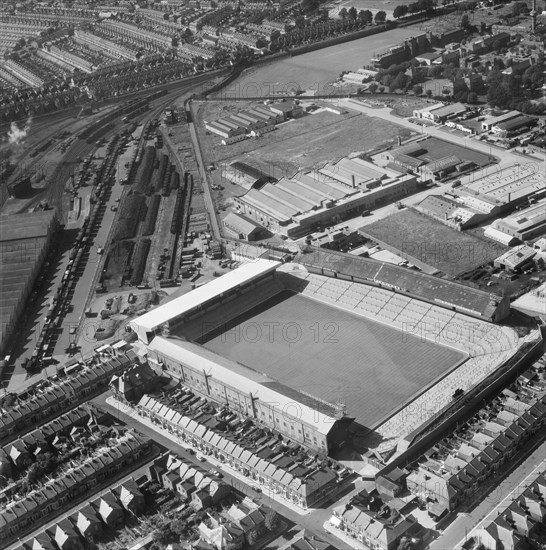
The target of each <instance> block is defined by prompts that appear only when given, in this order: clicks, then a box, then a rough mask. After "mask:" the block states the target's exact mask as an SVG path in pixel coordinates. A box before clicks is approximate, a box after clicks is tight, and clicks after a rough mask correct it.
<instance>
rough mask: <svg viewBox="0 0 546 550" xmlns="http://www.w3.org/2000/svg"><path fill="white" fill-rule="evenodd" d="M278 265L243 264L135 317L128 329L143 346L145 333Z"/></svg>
mask: <svg viewBox="0 0 546 550" xmlns="http://www.w3.org/2000/svg"><path fill="white" fill-rule="evenodd" d="M279 265H280V262H273V261H270V260H262V259H258V260H255V261H252V262H248V263H245V264H243V265H242V266H240V267H239V268H238V269H235V270H233V271H230V272H228V273H226V274H225V275H222V276H221V277H218V278H217V279H213V280H212V281H210V282H209V283H207V284H206V285H203V286H200V287H199V288H196V289H195V290H192V291H191V292H188V293H187V294H184V295H183V296H180V297H178V298H175V299H174V300H171V301H170V302H167V303H166V304H163V305H162V306H159V307H156V308H154V309H152V310H151V311H149V312H148V313H145V314H144V315H141V316H140V317H137V318H136V319H134V320H133V321H131V323H130V325H131V328H132V329H133V330H134V331H135V332H136V333H137V335H138V337H139V339H140V340H141V341H143V342H147V339H148V337H147V335H146V333H148V332H153V331H154V330H156V329H157V328H158V327H160V326H161V325H163V324H164V323H166V322H168V321H170V320H172V319H174V318H176V317H181V316H182V315H184V314H185V313H188V312H190V311H191V310H193V309H195V308H197V307H199V306H201V305H203V304H204V303H205V302H209V301H211V300H214V299H215V298H217V297H218V296H221V295H222V294H224V293H226V292H229V291H230V290H232V289H233V288H235V287H236V286H238V285H243V284H245V283H249V282H250V281H252V280H253V279H256V278H257V277H260V276H262V275H265V274H266V273H268V272H270V271H273V270H275V269H276V268H277V267H278V266H279Z"/></svg>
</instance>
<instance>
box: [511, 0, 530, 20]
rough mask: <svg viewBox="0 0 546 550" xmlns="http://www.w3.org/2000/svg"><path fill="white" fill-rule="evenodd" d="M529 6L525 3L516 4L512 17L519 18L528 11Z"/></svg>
mask: <svg viewBox="0 0 546 550" xmlns="http://www.w3.org/2000/svg"><path fill="white" fill-rule="evenodd" d="M527 10H528V8H527V4H526V3H525V2H515V3H514V5H513V6H512V15H513V16H514V17H517V16H518V15H521V14H522V13H523V11H527Z"/></svg>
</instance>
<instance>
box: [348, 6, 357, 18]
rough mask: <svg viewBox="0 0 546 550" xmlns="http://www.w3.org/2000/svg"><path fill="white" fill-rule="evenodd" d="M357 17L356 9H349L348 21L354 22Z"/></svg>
mask: <svg viewBox="0 0 546 550" xmlns="http://www.w3.org/2000/svg"><path fill="white" fill-rule="evenodd" d="M357 16H358V12H357V11H356V8H355V7H354V6H353V7H352V8H350V9H349V19H351V20H352V21H356V18H357Z"/></svg>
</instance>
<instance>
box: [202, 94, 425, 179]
mask: <svg viewBox="0 0 546 550" xmlns="http://www.w3.org/2000/svg"><path fill="white" fill-rule="evenodd" d="M251 105H254V103H246V102H245V103H242V102H237V103H223V102H222V103H217V102H206V103H201V104H200V105H199V108H198V111H197V115H198V119H199V120H200V121H203V120H215V119H217V118H219V117H221V116H226V115H228V114H232V113H235V112H237V111H241V110H243V109H247V108H249V106H251ZM198 131H199V137H200V141H201V143H202V144H203V149H204V153H205V157H206V162H207V163H210V162H217V163H224V162H227V163H231V162H233V161H235V160H239V161H242V162H246V163H248V164H251V165H252V166H256V167H257V168H260V169H261V170H262V171H263V172H265V173H266V174H270V175H273V176H274V177H277V178H280V177H290V176H292V175H293V174H294V173H295V172H296V171H297V170H299V169H302V168H306V169H310V168H315V167H321V166H323V165H324V164H325V163H326V162H327V161H328V160H333V159H339V158H341V157H343V156H345V155H348V154H349V153H353V152H370V151H371V150H373V149H376V148H378V147H379V146H380V145H381V144H387V143H389V144H395V143H397V141H398V136H401V138H402V140H406V139H408V138H409V137H410V136H411V135H415V132H412V131H411V130H408V129H406V128H403V127H401V126H397V125H395V124H392V123H390V122H387V121H384V120H382V119H380V118H376V117H367V116H366V115H362V114H354V113H350V114H349V113H347V114H345V115H337V114H334V113H331V112H328V111H322V112H319V113H317V114H313V115H311V114H308V115H305V116H303V117H302V118H299V119H296V120H291V121H289V122H286V123H284V124H281V125H280V126H278V127H277V129H276V130H275V131H273V132H270V133H268V134H265V135H264V136H262V137H261V138H259V139H247V140H244V141H240V142H238V143H234V144H232V145H226V146H222V145H219V142H220V141H221V138H220V137H219V136H215V135H212V134H211V135H207V134H206V131H205V128H204V125H203V124H202V123H200V124H198Z"/></svg>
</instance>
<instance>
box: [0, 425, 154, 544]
mask: <svg viewBox="0 0 546 550" xmlns="http://www.w3.org/2000/svg"><path fill="white" fill-rule="evenodd" d="M150 449H151V442H150V440H149V439H148V438H146V437H144V436H142V435H140V434H138V433H137V432H135V431H129V432H127V433H126V434H125V435H123V436H122V437H120V438H118V440H117V441H116V442H115V443H114V444H112V445H111V446H108V447H102V448H101V449H100V450H99V451H98V452H97V453H96V454H95V455H94V456H92V457H90V458H88V459H86V460H85V461H84V462H83V463H81V464H80V465H78V466H76V467H75V468H69V469H67V470H65V471H64V472H63V473H62V474H61V475H59V476H58V477H57V478H55V479H51V480H49V481H47V482H46V483H44V484H43V485H42V486H41V487H40V488H38V489H36V490H34V491H31V492H29V493H28V494H26V495H25V496H22V497H15V498H14V499H12V501H11V502H9V503H8V504H7V505H6V506H5V507H4V509H3V511H2V512H0V540H2V541H3V542H5V543H9V541H10V540H12V539H13V538H14V537H16V536H21V535H22V534H24V532H25V531H27V530H28V529H29V528H31V527H32V526H33V525H35V524H36V523H37V522H43V521H45V519H46V518H47V517H48V516H49V515H50V514H51V513H52V512H53V511H54V510H57V509H59V508H62V507H63V505H64V504H66V503H68V502H70V501H71V500H73V499H74V498H76V497H77V496H78V495H81V494H83V493H86V492H87V491H90V490H92V488H93V487H97V486H99V485H100V484H101V483H102V482H103V481H105V480H106V479H108V478H110V477H112V476H115V475H116V473H117V472H119V471H121V470H122V469H124V468H126V467H127V466H129V465H130V464H133V463H134V462H136V461H138V460H139V459H140V458H141V457H142V456H143V455H145V454H146V453H149V452H150Z"/></svg>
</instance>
